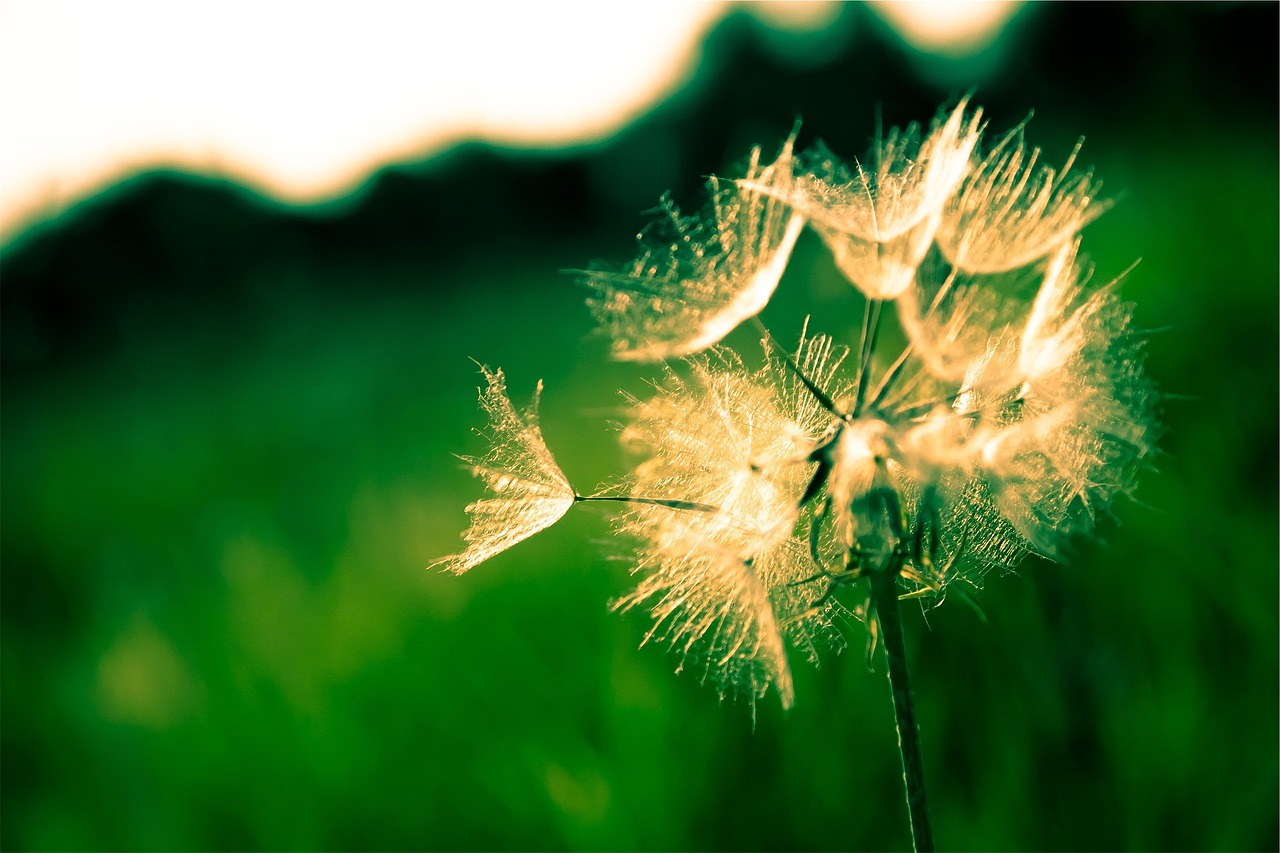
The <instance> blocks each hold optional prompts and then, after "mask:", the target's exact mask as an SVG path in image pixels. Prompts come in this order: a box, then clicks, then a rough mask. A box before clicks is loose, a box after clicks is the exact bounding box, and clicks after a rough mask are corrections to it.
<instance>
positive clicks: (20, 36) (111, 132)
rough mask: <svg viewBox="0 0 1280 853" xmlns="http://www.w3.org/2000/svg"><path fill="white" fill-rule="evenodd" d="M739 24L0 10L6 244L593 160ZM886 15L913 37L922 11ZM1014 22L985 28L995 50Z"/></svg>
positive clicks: (280, 5)
mask: <svg viewBox="0 0 1280 853" xmlns="http://www.w3.org/2000/svg"><path fill="white" fill-rule="evenodd" d="M732 5H734V4H732V3H730V2H726V0H704V1H703V2H698V0H648V1H647V2H643V3H630V2H615V0H608V2H599V0H596V2H592V1H591V0H542V2H537V3H519V2H510V0H506V2H493V0H488V2H485V0H467V2H455V3H445V2H407V0H363V2H361V3H359V4H355V3H352V2H350V0H343V2H336V0H310V2H304V0H220V2H218V3H196V2H194V0H193V2H187V0H181V1H180V2H175V0H110V2H103V0H0V240H5V239H7V238H8V237H10V236H11V235H13V234H14V233H16V231H18V230H20V229H21V228H22V227H24V226H25V225H26V224H29V223H31V222H35V221H39V220H41V219H44V218H46V217H49V216H52V215H55V214H56V213H58V212H59V211H60V210H62V209H63V208H65V207H66V206H67V205H68V204H71V203H74V202H75V201H76V200H78V199H80V198H83V197H84V196H86V195H88V194H91V193H92V192H94V191H96V190H98V189H100V188H102V187H103V186H105V185H107V184H109V183H111V182H112V181H114V180H118V179H119V178H121V177H124V176H126V175H128V174H130V173H131V172H134V171H137V170H140V169H144V168H153V167H156V166H177V167H181V168H186V169H192V170H196V171H201V172H205V173H210V174H217V175H223V176H227V177H232V178H235V179H238V180H241V181H244V182H246V183H249V184H251V185H253V186H256V187H258V188H259V189H261V190H263V191H265V192H268V193H270V194H272V195H275V196H277V197H279V198H281V199H284V200H286V201H299V202H304V201H320V200H324V199H327V198H332V197H335V196H337V195H340V194H342V193H344V192H346V191H349V190H350V189H352V188H353V187H355V186H356V185H358V184H359V183H360V182H361V181H362V180H363V179H364V178H365V177H366V176H367V175H368V174H369V173H370V172H371V171H373V170H374V169H376V168H378V167H379V166H381V165H385V164H387V163H390V162H395V161H397V160H406V159H418V158H421V157H423V156H426V155H429V154H430V153H432V152H433V151H436V150H439V149H441V148H442V147H444V146H446V145H448V144H449V143H451V142H454V141H457V140H461V139H464V138H485V139H489V140H492V141H495V142H500V143H508V144H514V145H547V146H551V145H564V144H587V143H590V142H592V141H596V140H599V139H602V138H605V137H607V136H608V135H610V134H611V133H613V132H614V131H616V130H617V129H618V128H620V127H621V126H622V125H624V124H625V123H626V122H627V121H629V120H630V119H632V118H634V117H636V116H637V115H639V114H640V113H642V112H643V111H644V110H646V109H648V108H649V107H650V106H652V105H653V104H654V103H655V102H656V101H658V100H660V99H661V98H662V97H664V96H666V95H668V94H670V93H671V92H673V91H675V90H677V89H678V88H679V87H680V86H681V85H683V84H684V83H685V82H686V81H687V80H688V79H689V78H690V77H691V76H692V74H693V73H694V71H695V69H696V67H697V62H698V60H699V57H700V53H699V45H700V43H701V40H702V38H703V37H704V36H705V35H706V33H707V31H708V30H709V29H710V28H711V27H712V26H713V25H714V24H715V23H716V22H717V21H718V20H720V19H721V18H722V17H723V16H724V15H725V14H727V12H728V11H729V8H730V6H732ZM886 5H887V6H888V7H893V8H883V9H879V10H878V11H879V12H880V14H881V15H882V16H883V17H885V19H886V20H888V21H890V23H891V24H893V25H894V26H897V27H899V29H900V30H902V31H903V32H904V37H908V38H910V36H909V34H910V33H911V32H912V30H911V27H912V24H911V15H910V14H909V13H907V12H906V11H905V10H907V9H908V8H909V7H911V6H913V5H915V4H897V3H890V4H886ZM923 5H924V6H926V7H927V6H930V5H938V6H948V7H955V6H959V7H967V8H970V14H969V15H968V16H965V15H959V16H957V15H956V14H954V13H950V14H949V16H943V17H946V18H947V20H950V21H952V23H951V24H950V26H951V27H952V30H951V31H953V32H958V30H956V29H955V27H957V26H964V25H965V24H964V22H965V21H968V20H970V19H973V18H974V15H975V13H974V12H973V9H975V8H979V7H981V8H983V9H987V10H988V11H987V12H985V13H983V14H987V15H988V16H990V11H989V10H990V9H991V8H995V7H1003V8H1004V9H1005V10H1011V9H1016V4H1005V3H999V2H994V0H962V2H953V3H945V4H930V3H925V4H923ZM746 7H747V8H749V9H751V10H752V11H754V12H755V13H756V14H757V16H758V17H760V18H761V19H762V20H763V21H766V22H767V23H769V24H771V25H773V26H778V27H781V28H784V29H792V30H797V31H811V30H816V29H819V28H821V27H824V26H826V25H827V24H828V23H830V22H831V20H833V19H834V17H835V16H836V14H838V11H839V10H838V7H837V5H836V4H835V3H832V2H827V0H815V2H789V3H767V4H764V3H761V4H756V3H749V4H746ZM898 7H900V8H898ZM1010 14H1012V12H1011V11H1007V14H1004V15H1003V17H999V16H998V15H997V17H999V20H998V21H996V23H995V24H991V23H989V22H988V23H987V24H985V25H984V26H986V27H988V29H990V31H992V32H995V31H998V28H999V26H1001V25H1003V23H1004V21H1005V20H1007V18H1008V16H1009V15H1010ZM917 19H918V20H917V25H919V24H920V22H924V23H925V24H928V23H929V22H935V23H936V21H937V20H938V19H939V13H938V12H937V10H936V9H935V10H933V11H931V12H929V11H926V12H925V13H924V14H922V15H917ZM956 21H959V22H960V23H959V24H957V23H955V22H956ZM992 27H994V29H991V28H992ZM935 29H936V28H935ZM925 30H928V27H927V26H926V27H925ZM981 32H982V30H981V29H979V40H980V39H981ZM932 37H933V38H935V39H936V38H938V37H939V36H937V34H936V33H935V34H934V36H932ZM941 38H942V39H943V40H944V43H945V39H946V36H945V34H944V35H943V36H941ZM922 43H923V42H922ZM930 49H933V48H930Z"/></svg>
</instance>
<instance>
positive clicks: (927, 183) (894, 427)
mask: <svg viewBox="0 0 1280 853" xmlns="http://www.w3.org/2000/svg"><path fill="white" fill-rule="evenodd" d="M981 118H982V113H981V111H980V110H976V109H974V110H970V109H969V107H968V104H967V102H964V101H962V102H961V103H960V104H959V105H958V106H957V107H956V108H955V109H953V110H951V111H950V112H948V113H944V114H941V115H940V116H939V117H938V118H937V119H936V120H935V121H934V122H933V124H932V125H931V127H930V129H929V131H928V132H927V133H922V131H921V130H920V128H919V127H917V126H914V125H913V126H910V127H908V128H907V129H906V130H905V131H890V132H889V133H888V134H887V135H886V136H885V137H884V138H883V139H881V140H880V141H879V142H878V143H877V144H876V145H875V147H874V148H873V151H872V154H871V156H870V157H869V158H868V159H867V161H866V163H867V165H865V166H864V165H863V164H862V163H859V162H855V163H854V165H853V166H852V167H850V166H848V165H845V164H844V163H843V162H841V161H839V160H838V159H837V158H836V157H835V156H834V155H832V154H831V153H830V152H829V151H827V150H826V149H825V148H819V149H815V150H814V151H810V152H805V153H802V154H795V153H794V152H793V148H794V144H795V139H796V137H795V135H794V134H793V135H792V137H791V138H790V139H788V140H787V142H786V143H785V144H784V145H783V148H782V152H781V154H780V155H779V156H778V158H777V159H776V160H775V161H774V162H773V163H772V164H770V165H768V166H762V165H761V164H760V150H759V149H756V150H755V151H754V152H753V153H752V155H751V158H750V160H749V162H748V165H747V168H746V170H745V174H744V175H743V176H741V177H740V178H739V179H737V180H734V181H728V182H722V181H720V180H718V179H714V178H713V179H712V180H711V181H710V183H709V185H708V189H709V193H710V202H709V206H708V208H707V210H706V212H705V213H704V214H703V215H702V216H700V217H694V218H686V217H684V216H682V215H681V214H680V213H679V212H678V211H677V210H676V209H675V207H674V206H673V205H671V204H670V203H669V202H666V201H664V202H663V204H662V207H661V211H662V212H663V217H664V218H663V220H662V223H661V224H660V225H657V226H654V227H652V228H651V229H650V230H648V231H646V232H645V233H644V234H643V235H642V237H641V247H642V250H641V254H640V257H639V259H638V260H636V261H635V262H634V264H632V265H631V266H630V267H627V268H624V269H622V270H621V271H613V272H610V271H606V270H603V269H597V270H593V271H590V272H588V273H586V274H585V278H586V283H587V284H588V285H589V286H590V287H591V288H592V290H593V293H594V294H595V295H594V297H593V299H592V302H591V305H592V308H593V310H594V312H595V314H596V316H597V318H598V319H599V320H600V322H601V324H602V326H603V328H604V330H605V331H606V333H608V334H609V335H611V336H612V338H613V341H614V343H613V353H614V355H615V356H617V357H618V358H622V359H627V360H665V361H666V362H667V363H666V365H665V367H664V368H663V373H662V376H661V378H660V379H659V380H658V381H657V382H656V383H655V384H654V385H653V387H652V392H651V393H650V394H648V395H647V396H628V397H627V423H626V425H625V426H624V427H623V428H622V430H621V439H622V443H623V445H624V447H625V448H626V449H627V450H629V451H630V452H631V453H632V454H633V455H635V456H636V457H637V462H636V464H635V467H634V468H633V470H632V471H631V473H630V474H629V475H626V476H625V477H623V478H622V479H621V481H620V482H621V485H620V486H618V487H615V488H614V489H613V490H603V491H601V492H598V493H596V494H593V495H590V496H583V495H580V494H578V493H577V492H575V491H574V489H573V488H572V486H570V484H569V482H568V480H567V479H566V478H565V476H564V474H563V473H562V472H561V470H560V468H559V467H558V466H557V465H556V463H555V461H554V459H553V458H552V456H551V454H550V452H549V451H548V450H547V448H546V445H545V444H544V443H543V440H542V436H541V433H540V432H539V431H538V427H537V418H536V396H535V406H534V408H531V409H530V410H528V411H527V412H525V413H523V414H521V413H517V412H516V411H515V410H514V409H513V408H512V407H511V404H510V403H509V402H508V401H507V398H506V394H505V389H504V387H503V380H502V374H501V373H500V372H499V373H496V374H491V373H489V372H488V371H486V372H485V375H486V377H487V379H488V381H489V389H488V390H487V391H486V392H484V393H483V394H482V395H481V403H482V406H483V408H484V409H485V410H486V411H487V413H488V415H489V418H490V421H491V426H492V433H493V436H492V437H493V441H494V444H493V447H492V449H491V450H490V452H489V454H488V455H487V456H485V457H484V458H483V459H481V460H478V461H474V465H475V470H476V473H477V474H478V475H479V476H481V477H482V478H483V479H484V480H485V482H486V484H487V485H488V486H489V488H490V489H491V490H492V491H493V492H494V497H491V498H487V499H484V500H481V501H478V502H477V503H474V504H472V505H471V507H469V508H468V510H469V512H470V513H471V516H472V526H471V529H470V530H469V531H468V533H467V534H466V536H467V541H468V543H469V544H468V547H467V549H466V551H464V552H463V553H462V554H459V555H457V556H455V557H450V558H447V559H445V560H444V561H442V562H441V564H440V565H442V566H444V567H445V568H447V569H450V570H452V571H456V572H461V571H464V570H466V569H469V568H471V567H472V566H474V565H475V564H476V563H478V562H480V561H481V560H484V559H486V558H487V557H489V556H492V555H493V554H495V553H498V552H499V551H501V550H504V549H505V548H507V547H510V546H511V545H513V544H515V543H516V542H519V541H520V540H522V539H524V538H526V537H528V536H530V535H532V534H533V533H535V532H537V531H539V530H542V529H544V528H545V527H548V526H550V525H551V524H553V523H554V522H555V521H556V520H558V519H559V518H560V517H561V516H562V515H563V514H564V513H565V512H566V511H567V510H568V508H569V507H570V506H572V505H573V504H575V503H581V502H585V501H598V502H606V501H607V502H613V503H615V504H621V505H624V508H623V510H622V511H621V512H620V513H618V514H617V516H616V517H615V526H616V529H617V531H618V533H619V536H620V538H621V539H624V540H626V541H628V542H630V543H634V552H633V559H632V565H633V567H634V571H635V572H636V573H637V574H638V575H639V576H640V580H639V583H638V586H637V588H636V589H634V590H633V591H632V592H630V593H627V594H624V595H622V596H620V597H619V598H618V599H616V600H615V602H614V606H615V607H616V608H618V609H632V608H645V609H647V610H648V611H649V614H650V617H651V619H652V627H651V628H650V630H649V631H648V632H647V634H646V635H645V638H644V641H645V642H657V643H662V644H665V645H667V646H669V647H670V648H671V649H672V650H673V652H674V653H675V654H676V656H677V658H678V661H679V662H678V664H677V670H692V671H695V672H697V673H699V677H701V678H702V679H703V680H705V681H709V682H711V683H712V684H714V685H715V686H716V688H717V689H718V691H719V692H720V694H721V695H722V696H741V697H745V698H746V699H747V700H748V701H750V702H751V703H752V707H753V709H754V707H755V706H754V703H755V701H756V700H758V699H759V698H761V697H762V696H764V695H765V694H766V693H767V692H768V691H770V690H773V691H774V692H775V693H776V694H777V696H778V698H779V701H780V702H781V704H782V706H783V707H784V708H789V707H790V706H791V705H792V704H793V702H794V701H795V690H794V682H793V678H792V670H791V667H790V663H789V659H788V648H794V649H798V650H799V651H800V652H801V654H802V655H803V656H804V657H806V658H808V659H809V660H810V661H811V662H814V663H817V662H818V661H819V659H820V657H821V655H822V654H823V653H824V652H825V651H827V650H833V651H837V652H838V651H839V650H841V649H842V648H843V647H844V645H845V644H846V642H847V640H846V631H845V629H846V627H847V626H848V624H849V623H850V622H851V621H853V620H860V621H862V622H863V623H864V624H865V625H866V631H867V637H868V645H867V650H868V659H869V660H870V656H871V653H872V651H873V650H874V649H876V648H883V650H884V657H885V661H886V664H887V667H886V668H887V670H888V674H889V679H890V682H891V686H892V688H893V689H892V696H893V701H894V711H895V717H896V719H897V723H898V731H899V746H900V749H901V754H902V760H903V770H904V780H905V784H906V791H907V800H908V806H909V812H910V817H911V822H912V831H913V837H914V838H915V841H916V846H917V848H919V849H928V848H930V847H931V845H932V830H931V827H930V824H929V819H928V810H927V805H926V802H925V793H924V792H925V788H924V779H923V769H922V767H921V761H920V749H919V733H918V730H917V726H916V722H915V712H914V707H913V705H912V700H911V690H910V683H909V673H908V670H907V665H906V658H905V651H904V650H905V645H904V642H903V636H902V624H901V617H900V613H899V600H900V599H901V598H908V597H910V598H921V599H923V600H924V601H926V602H933V603H941V602H942V601H943V600H945V599H947V598H949V597H952V596H955V597H959V598H963V599H968V598H969V597H970V592H971V591H972V590H974V589H976V588H977V587H980V586H981V584H982V583H983V581H984V578H985V577H986V576H987V575H988V574H990V573H991V572H993V571H1000V572H1007V571H1010V570H1012V569H1014V568H1015V567H1016V566H1017V565H1018V563H1019V561H1020V560H1021V559H1022V558H1023V557H1024V556H1025V555H1027V554H1029V553H1033V554H1039V555H1041V556H1044V557H1049V558H1056V557H1059V556H1060V555H1061V554H1062V553H1063V550H1064V546H1065V545H1066V544H1067V543H1068V542H1069V541H1070V540H1071V539H1072V537H1074V536H1076V535H1078V534H1081V533H1086V532H1088V531H1089V530H1091V529H1092V528H1093V526H1094V525H1095V524H1096V523H1097V520H1098V518H1099V517H1100V516H1101V515H1103V514H1105V513H1106V512H1107V511H1108V510H1109V508H1110V506H1111V505H1112V504H1113V503H1114V502H1115V501H1116V500H1117V499H1118V498H1120V497H1122V496H1124V495H1126V494H1129V493H1130V492H1132V490H1133V489H1134V487H1135V484H1136V481H1137V476H1138V473H1139V471H1140V470H1141V469H1142V467H1143V466H1144V465H1145V464H1146V462H1147V459H1148V458H1149V456H1150V454H1151V450H1152V447H1153V445H1154V441H1155V438H1156V435H1157V431H1158V427H1157V425H1156V417H1155V407H1156V392H1155V388H1154V386H1153V384H1152V383H1151V381H1150V380H1149V379H1148V378H1147V377H1146V375H1145V372H1144V370H1143V358H1144V353H1143V347H1144V341H1143V338H1142V336H1141V335H1140V334H1138V333H1137V332H1136V331H1135V330H1134V327H1133V307H1132V306H1131V305H1130V304H1128V303H1126V302H1124V301H1122V300H1121V298H1120V297H1119V295H1118V281H1116V282H1111V283H1109V284H1104V285H1102V286H1096V285H1094V284H1093V283H1092V281H1093V270H1092V267H1091V266H1090V264H1089V263H1088V261H1087V259H1086V258H1085V256H1084V255H1083V254H1082V251H1081V248H1082V242H1081V234H1080V232H1081V230H1082V229H1083V228H1084V227H1085V226H1086V225H1088V224H1089V223H1090V222H1092V221H1093V220H1094V219H1095V218H1096V217H1097V216H1098V215H1099V214H1100V213H1101V212H1102V211H1103V210H1105V208H1106V206H1107V203H1106V202H1105V201H1103V200H1100V199H1099V198H1098V189H1099V186H1100V185H1099V183H1098V182H1097V181H1095V180H1094V178H1093V176H1092V173H1091V172H1083V173H1081V172H1073V171H1072V169H1073V166H1074V164H1075V159H1076V155H1077V153H1078V151H1079V147H1078V146H1077V148H1076V151H1075V152H1073V153H1072V155H1071V157H1070V158H1068V160H1067V163H1066V165H1064V166H1063V167H1062V168H1061V169H1053V168H1050V167H1045V166H1042V165H1040V164H1039V159H1040V156H1039V151H1038V150H1036V149H1030V150H1029V149H1028V148H1027V147H1026V145H1025V143H1024V141H1023V130H1024V128H1023V127H1021V126H1020V127H1018V128H1017V129H1015V130H1014V131H1013V132H1012V133H1010V134H1007V135H1006V136H1004V137H1003V138H1001V139H1000V140H999V141H998V142H997V143H996V145H995V146H994V147H993V148H992V149H991V150H990V151H989V152H988V153H986V154H985V155H983V154H981V153H980V142H981V137H982V135H983V133H984V130H985V127H984V125H983V124H982V121H981ZM806 223H807V224H809V225H811V226H812V227H813V228H814V229H815V230H816V231H817V233H818V234H819V235H820V236H821V237H822V239H823V240H824V242H825V244H826V246H827V247H828V249H829V250H830V252H831V254H832V257H833V259H834V261H835V263H836V264H837V266H838V267H839V268H840V269H841V270H842V271H843V273H844V274H845V275H846V277H847V278H848V279H849V280H850V282H851V283H852V284H853V285H854V290H855V291H856V292H857V293H858V294H859V295H860V296H861V297H862V300H863V303H864V304H863V308H862V323H861V327H860V329H859V338H858V345H857V348H856V349H854V350H849V349H846V348H844V347H842V346H840V345H838V344H836V343H835V342H834V340H833V339H832V338H831V337H830V336H828V335H826V334H814V333H812V332H811V331H810V329H809V325H808V323H807V322H806V325H805V327H804V328H803V329H802V330H801V333H800V337H799V343H798V344H797V345H796V347H795V348H794V349H792V350H790V351H788V350H787V349H786V348H784V347H783V346H781V345H780V344H778V342H777V340H776V339H775V338H774V337H773V336H772V335H771V334H770V333H769V332H768V331H767V330H764V327H763V323H760V321H759V319H758V316H757V315H759V314H760V312H761V311H762V309H763V308H764V307H765V305H766V303H767V302H768V300H769V298H770V296H771V295H772V294H773V292H774V290H775V289H776V288H777V287H778V286H779V282H780V279H781V276H782V274H783V272H784V270H785V267H786V265H787V262H788V259H789V256H790V252H791V249H792V246H793V245H794V243H795V240H796V238H797V234H798V232H799V231H800V230H801V228H803V226H804V225H805V224H806ZM753 318H754V319H755V322H757V323H758V324H759V325H760V327H761V329H762V330H763V331H764V334H763V340H762V353H761V362H760V365H759V366H758V367H749V366H748V365H747V362H746V360H745V359H744V358H743V357H742V356H740V355H737V354H735V353H733V352H732V351H730V350H728V349H726V348H725V347H724V346H723V345H722V344H721V343H720V342H721V341H722V339H723V338H724V337H725V336H726V335H727V334H728V333H729V332H730V331H731V330H732V329H734V328H735V327H737V326H738V325H740V324H741V323H743V322H744V321H747V320H752V319H753ZM892 325H896V326H897V332H898V334H882V330H883V329H884V328H885V327H889V326H892ZM540 387H541V386H539V388H540Z"/></svg>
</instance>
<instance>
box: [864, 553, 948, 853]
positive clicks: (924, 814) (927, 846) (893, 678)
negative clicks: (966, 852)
mask: <svg viewBox="0 0 1280 853" xmlns="http://www.w3.org/2000/svg"><path fill="white" fill-rule="evenodd" d="M872 591H873V595H874V596H875V612H876V619H877V621H878V622H879V628H880V631H879V633H880V639H881V641H882V642H883V643H884V657H885V661H886V662H887V663H888V665H889V688H890V690H891V692H892V693H893V715H894V718H895V719H896V720H897V723H898V751H899V753H901V755H902V779H903V783H904V784H905V785H906V789H907V812H908V813H909V814H910V817H911V837H912V840H913V841H914V842H915V849H916V850H917V851H918V853H925V851H931V850H933V849H934V847H933V829H932V827H931V826H930V825H929V803H928V800H927V798H926V796H925V788H924V766H923V763H922V762H921V760H920V726H919V724H918V723H917V722H916V710H915V704H914V703H913V701H912V698H911V678H910V675H909V673H908V672H907V652H906V644H905V643H904V642H903V639H902V614H901V610H900V609H899V607H898V584H897V576H896V573H894V572H883V573H877V574H876V575H873V579H872Z"/></svg>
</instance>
